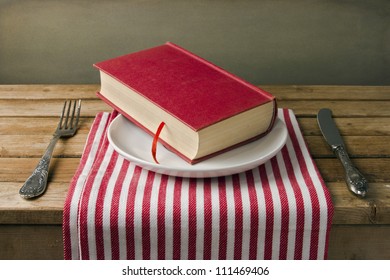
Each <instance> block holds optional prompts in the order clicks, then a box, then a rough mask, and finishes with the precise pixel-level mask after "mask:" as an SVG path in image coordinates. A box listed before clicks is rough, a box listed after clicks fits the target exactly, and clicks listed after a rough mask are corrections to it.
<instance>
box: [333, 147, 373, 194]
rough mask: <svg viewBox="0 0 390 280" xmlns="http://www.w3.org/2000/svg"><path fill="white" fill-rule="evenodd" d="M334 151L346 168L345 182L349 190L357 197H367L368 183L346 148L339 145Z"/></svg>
mask: <svg viewBox="0 0 390 280" xmlns="http://www.w3.org/2000/svg"><path fill="white" fill-rule="evenodd" d="M332 149H333V152H334V153H335V154H336V156H337V157H338V158H339V159H340V161H341V163H342V165H343V167H344V170H345V180H346V182H347V185H348V188H349V190H350V191H351V192H353V193H354V194H356V195H357V196H360V197H365V196H366V194H367V190H368V182H367V180H366V178H365V177H364V176H363V174H362V173H361V172H360V171H359V170H358V169H357V168H356V167H355V166H354V165H353V163H352V161H351V159H350V158H349V156H348V153H347V152H346V150H345V148H344V146H342V145H337V146H333V147H332Z"/></svg>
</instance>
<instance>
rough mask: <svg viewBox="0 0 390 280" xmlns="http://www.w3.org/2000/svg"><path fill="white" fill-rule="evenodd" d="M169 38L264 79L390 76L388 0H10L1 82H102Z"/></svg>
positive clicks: (1, 40) (370, 80)
mask: <svg viewBox="0 0 390 280" xmlns="http://www.w3.org/2000/svg"><path fill="white" fill-rule="evenodd" d="M166 41H172V42H174V43H176V44H179V45H181V46H183V47H184V48H187V49H189V50H190V51H192V52H195V53H196V54H198V55H200V56H202V57H204V58H206V59H208V60H210V61H212V62H214V63H215V64H217V65H219V66H221V67H223V68H225V69H227V70H229V71H231V72H233V73H234V74H236V75H238V76H240V77H242V78H244V79H246V80H248V81H250V82H252V83H254V84H257V85H261V84H322V85H327V84H334V85H390V1H387V0H375V1H369V0H367V1H363V0H356V1H347V0H339V1H336V0H334V1H330V0H329V1H310V0H296V1H289V0H279V1H273V0H263V1H251V0H243V1H233V0H225V1H222V0H214V1H206V0H173V1H170V0H154V1H152V0H150V1H147V0H143V1H142V0H132V1H120V0H114V1H98V0H95V1H87V0H85V1H74V0H68V1H59V0H41V1H38V0H32V1H18V0H14V1H4V0H0V83H1V84H39V83H56V84H58V83H63V84H69V83H73V84H78V83H99V74H98V72H97V70H95V69H94V68H93V67H92V64H93V63H95V62H98V61H102V60H105V59H108V58H111V57H114V56H118V55H122V54H126V53H130V52H134V51H138V50H141V49H144V48H149V47H152V46H155V45H159V44H163V43H165V42H166Z"/></svg>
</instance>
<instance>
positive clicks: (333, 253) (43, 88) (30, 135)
mask: <svg viewBox="0 0 390 280" xmlns="http://www.w3.org/2000/svg"><path fill="white" fill-rule="evenodd" d="M261 87H262V88H263V89H265V90H268V91H269V92H271V93H272V94H274V95H275V96H276V97H277V100H278V105H279V107H283V108H290V109H292V110H293V111H294V112H295V114H296V116H297V118H298V122H299V124H300V127H301V129H302V131H303V134H304V138H305V140H306V142H307V145H308V147H309V149H310V152H311V154H312V156H313V158H314V160H315V162H316V163H317V166H318V168H319V170H320V173H321V174H322V176H323V178H324V180H325V182H326V185H327V186H328V187H329V189H330V191H331V194H332V200H333V203H334V206H335V213H334V219H333V227H332V232H331V236H330V245H329V258H331V259H390V245H389V244H390V242H388V240H389V238H388V236H390V235H389V234H390V145H389V143H390V110H389V108H390V87H386V86H294V85H292V86H279V85H278V86H271V85H270V86H261ZM98 89H99V85H0V248H2V249H3V250H1V252H0V259H61V258H62V250H63V248H62V232H61V226H62V208H63V203H64V200H65V196H66V193H67V190H68V186H69V182H70V180H71V178H72V176H73V174H74V172H75V170H76V168H77V166H78V163H79V159H80V156H81V154H82V151H83V147H84V143H85V140H86V136H87V133H88V131H89V129H90V127H91V124H92V122H93V119H94V116H95V115H96V113H98V112H100V111H111V108H110V107H108V106H107V105H106V104H105V103H103V102H102V101H100V100H99V99H98V98H97V97H96V95H95V92H96V91H97V90H98ZM69 98H81V99H82V118H81V120H80V129H79V131H78V132H77V134H76V136H74V137H72V138H69V139H60V140H59V141H58V143H57V146H56V148H55V150H54V159H53V160H52V162H51V168H50V176H49V185H48V189H47V191H46V193H45V194H44V195H43V196H41V197H39V198H37V199H33V200H24V199H22V198H21V197H20V196H19V194H18V190H19V188H20V186H21V185H22V183H23V182H24V180H25V179H26V178H27V177H28V176H29V175H30V174H31V172H32V170H33V169H34V168H35V165H36V164H37V162H38V160H39V158H40V157H41V156H42V153H43V152H44V150H45V148H46V147H47V145H48V143H49V141H50V138H51V135H52V133H53V132H54V129H55V127H56V125H57V122H58V118H59V114H60V112H61V109H62V105H63V102H64V100H65V99H69ZM323 107H327V108H330V109H331V110H332V111H333V114H334V117H335V121H336V124H337V126H338V127H339V128H340V131H341V134H342V135H343V137H344V140H345V142H346V146H347V149H348V152H349V153H350V156H351V159H352V161H353V162H354V163H355V164H356V166H357V167H358V168H359V169H360V170H361V171H362V173H364V174H365V175H366V177H367V179H368V181H369V186H370V189H369V193H368V195H367V197H366V198H365V199H360V198H357V197H355V196H353V195H352V194H351V193H350V192H349V191H348V190H347V187H346V184H345V182H344V171H343V169H342V166H341V163H340V162H339V161H338V160H337V159H336V157H335V156H334V155H333V154H332V152H331V150H330V148H329V147H328V145H327V144H326V143H325V141H324V139H323V137H322V136H321V133H320V130H319V128H318V125H317V121H316V114H317V112H318V110H319V109H321V108H323ZM42 235H45V236H46V237H45V238H47V240H48V242H39V240H40V239H39V238H41V236H42ZM23 236H28V238H30V239H31V240H30V241H31V242H32V245H31V244H30V243H29V244H30V245H28V244H25V243H23V242H22V243H21V242H20V240H21V239H23ZM361 236H368V237H367V238H368V239H369V242H365V243H364V244H362V243H361ZM42 250H43V251H42ZM43 252H44V253H43Z"/></svg>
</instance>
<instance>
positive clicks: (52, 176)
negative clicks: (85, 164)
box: [0, 158, 80, 188]
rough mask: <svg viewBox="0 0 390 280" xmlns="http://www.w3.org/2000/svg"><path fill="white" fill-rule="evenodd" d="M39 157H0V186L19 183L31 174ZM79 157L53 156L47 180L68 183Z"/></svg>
mask: <svg viewBox="0 0 390 280" xmlns="http://www.w3.org/2000/svg"><path fill="white" fill-rule="evenodd" d="M38 161H39V158H0V188H1V186H2V184H3V183H4V182H15V183H17V184H18V185H19V187H21V184H22V183H23V182H24V181H25V180H26V179H27V178H28V177H29V176H30V175H31V173H32V171H33V170H34V168H35V167H36V165H37V164H38ZM79 162H80V158H53V159H52V160H51V162H50V170H49V181H50V182H55V183H66V184H68V183H69V182H70V180H71V179H72V177H73V175H74V174H75V172H76V169H77V166H78V164H79Z"/></svg>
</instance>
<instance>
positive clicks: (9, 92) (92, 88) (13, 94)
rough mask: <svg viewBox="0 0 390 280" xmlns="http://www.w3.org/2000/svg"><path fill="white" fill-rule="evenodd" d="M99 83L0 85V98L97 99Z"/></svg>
mask: <svg viewBox="0 0 390 280" xmlns="http://www.w3.org/2000/svg"><path fill="white" fill-rule="evenodd" d="M99 89H100V85H93V84H92V85H0V99H7V100H13V99H22V100H26V101H27V100H30V99H32V100H48V99H65V98H66V99H79V98H81V99H97V97H96V92H97V91H98V90H99Z"/></svg>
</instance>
